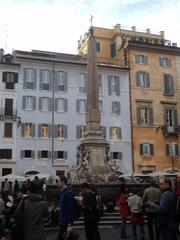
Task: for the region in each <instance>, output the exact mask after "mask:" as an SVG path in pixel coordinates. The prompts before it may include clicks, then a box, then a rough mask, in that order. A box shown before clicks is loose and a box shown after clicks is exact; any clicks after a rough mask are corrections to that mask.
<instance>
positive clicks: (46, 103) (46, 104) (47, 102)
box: [39, 97, 51, 111]
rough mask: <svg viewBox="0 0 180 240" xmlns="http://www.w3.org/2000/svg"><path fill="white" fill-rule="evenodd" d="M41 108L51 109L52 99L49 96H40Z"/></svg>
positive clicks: (42, 109) (41, 109)
mask: <svg viewBox="0 0 180 240" xmlns="http://www.w3.org/2000/svg"><path fill="white" fill-rule="evenodd" d="M39 110H40V111H51V99H50V98H48V97H40V98H39Z"/></svg>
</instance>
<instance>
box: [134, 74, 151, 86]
mask: <svg viewBox="0 0 180 240" xmlns="http://www.w3.org/2000/svg"><path fill="white" fill-rule="evenodd" d="M136 85H137V86H138V87H150V81H149V73H147V72H137V73H136Z"/></svg>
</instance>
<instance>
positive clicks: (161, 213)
mask: <svg viewBox="0 0 180 240" xmlns="http://www.w3.org/2000/svg"><path fill="white" fill-rule="evenodd" d="M159 186H160V189H161V191H162V194H161V198H160V202H159V205H158V204H155V203H152V202H151V203H150V206H151V207H152V208H154V209H156V210H157V212H158V218H157V220H158V224H159V228H160V237H161V240H176V221H175V211H176V197H175V193H174V192H173V191H172V189H171V187H172V182H171V180H170V179H166V178H165V179H161V180H160V182H159Z"/></svg>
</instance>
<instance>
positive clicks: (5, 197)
mask: <svg viewBox="0 0 180 240" xmlns="http://www.w3.org/2000/svg"><path fill="white" fill-rule="evenodd" d="M2 192H3V194H2V196H3V200H4V202H5V204H6V203H7V202H8V196H9V193H10V184H9V181H8V179H7V178H5V182H4V184H3V188H2Z"/></svg>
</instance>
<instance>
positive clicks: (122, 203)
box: [118, 186, 129, 239]
mask: <svg viewBox="0 0 180 240" xmlns="http://www.w3.org/2000/svg"><path fill="white" fill-rule="evenodd" d="M118 205H119V211H120V215H121V239H123V238H124V239H125V238H127V235H126V223H127V218H128V216H129V211H128V202H127V200H126V190H125V187H124V186H121V187H120V191H119V196H118Z"/></svg>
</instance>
